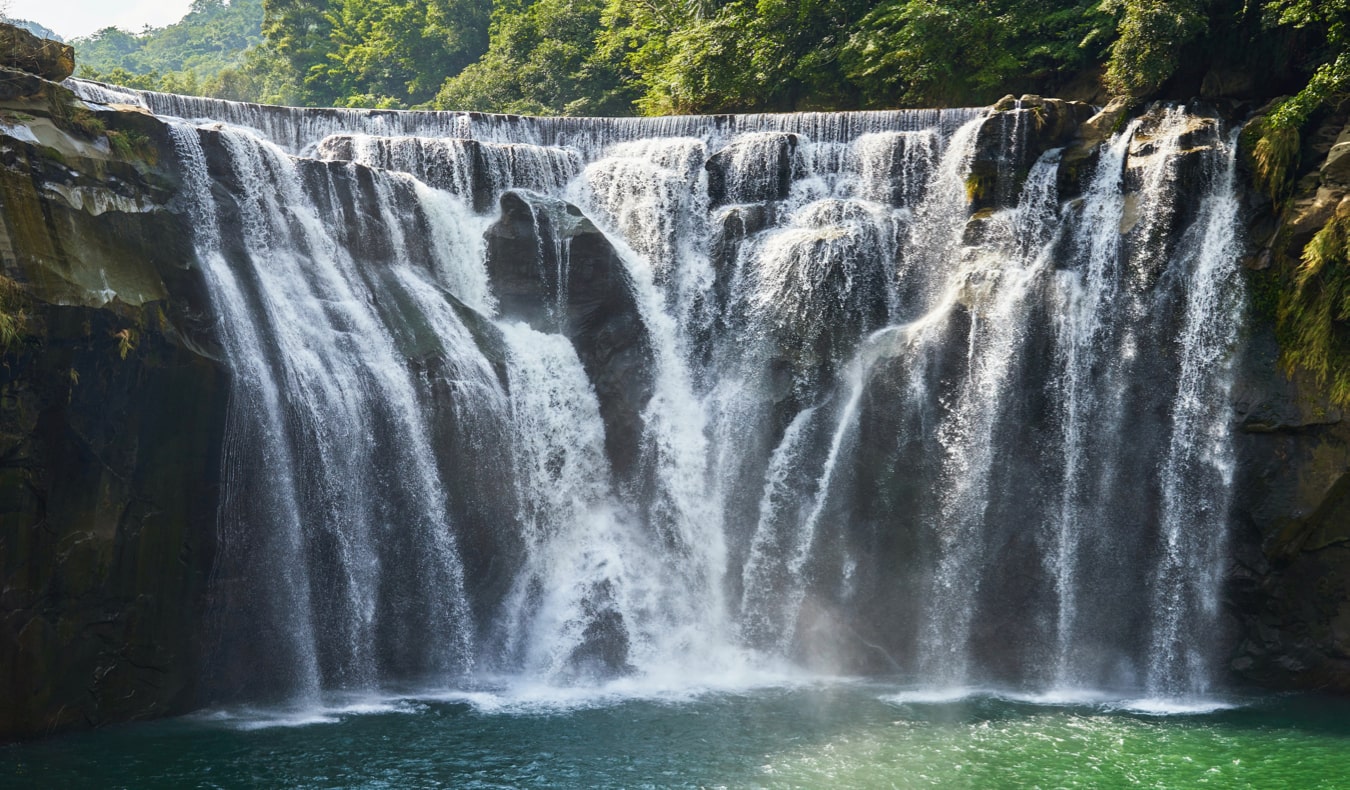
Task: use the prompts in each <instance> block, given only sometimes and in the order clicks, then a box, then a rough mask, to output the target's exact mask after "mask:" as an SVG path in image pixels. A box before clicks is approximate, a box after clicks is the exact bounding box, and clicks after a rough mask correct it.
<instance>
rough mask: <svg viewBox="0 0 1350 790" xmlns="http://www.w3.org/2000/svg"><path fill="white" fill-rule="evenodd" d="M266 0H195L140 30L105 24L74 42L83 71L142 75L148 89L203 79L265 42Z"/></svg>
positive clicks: (115, 77)
mask: <svg viewBox="0 0 1350 790" xmlns="http://www.w3.org/2000/svg"><path fill="white" fill-rule="evenodd" d="M262 19H263V0H232V2H230V3H228V4H227V3H226V2H225V0H193V3H192V6H191V8H190V9H189V10H188V13H187V15H186V16H184V17H183V19H182V20H181V21H179V22H177V23H175V24H172V25H169V26H167V27H163V28H147V29H146V30H144V31H142V32H141V33H139V34H132V33H127V32H126V31H123V30H119V29H117V28H114V27H109V28H104V29H103V30H100V31H98V32H97V33H94V34H93V35H91V36H87V37H85V38H79V39H75V40H74V41H73V42H71V43H72V44H73V45H74V47H75V57H76V61H77V62H78V63H79V64H80V76H84V77H89V78H90V79H104V80H107V81H110V82H119V84H126V83H124V82H120V81H119V78H124V77H125V75H134V76H140V77H143V78H148V79H144V80H142V82H141V85H136V86H129V87H145V88H147V89H166V88H167V87H171V86H172V87H182V88H188V89H191V90H190V92H196V88H197V87H198V84H199V83H200V82H201V81H203V80H206V79H209V78H211V77H213V76H215V75H217V74H219V73H220V72H221V71H223V70H225V69H227V68H233V67H236V66H238V65H240V64H241V63H242V62H243V60H244V57H245V55H244V53H245V52H246V51H247V50H248V48H249V47H252V46H256V45H258V44H261V43H262Z"/></svg>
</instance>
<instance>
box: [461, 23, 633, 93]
mask: <svg viewBox="0 0 1350 790" xmlns="http://www.w3.org/2000/svg"><path fill="white" fill-rule="evenodd" d="M603 11H604V2H603V0H535V1H534V2H525V1H524V0H499V2H498V3H497V5H496V8H495V9H494V10H493V12H492V26H491V41H492V43H491V45H490V46H489V47H488V51H487V52H486V54H484V55H483V57H482V58H481V59H480V60H479V61H478V62H476V63H474V64H473V65H471V66H469V67H468V68H466V69H464V70H463V71H462V72H460V73H459V74H457V75H454V76H452V77H451V78H450V79H448V80H446V82H445V84H444V85H443V86H442V87H441V90H440V92H439V93H438V95H437V96H436V99H435V102H434V106H435V107H438V108H441V109H454V110H479V111H483V112H506V113H531V114H548V113H552V114H557V113H566V114H573V115H582V114H615V113H624V112H625V111H631V110H630V109H629V105H631V102H632V99H633V98H635V96H632V95H630V94H629V93H625V92H624V91H623V90H621V88H622V85H621V83H622V79H621V76H620V74H619V68H620V64H619V63H617V62H614V61H612V60H607V59H606V54H605V50H603V48H600V49H598V48H597V35H598V31H599V29H600V20H601V16H602V13H603Z"/></svg>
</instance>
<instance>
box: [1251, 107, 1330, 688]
mask: <svg viewBox="0 0 1350 790" xmlns="http://www.w3.org/2000/svg"><path fill="white" fill-rule="evenodd" d="M1310 132H1311V133H1310V134H1308V135H1307V137H1306V138H1305V145H1304V147H1303V151H1302V152H1301V159H1302V161H1303V163H1304V168H1303V169H1304V172H1303V173H1302V174H1301V175H1300V177H1298V178H1297V179H1296V183H1295V188H1294V193H1293V194H1292V195H1291V196H1290V197H1289V199H1288V200H1287V201H1286V203H1285V205H1284V208H1283V210H1282V211H1281V212H1279V213H1278V214H1277V213H1276V212H1275V211H1273V210H1272V206H1271V204H1270V202H1269V200H1268V199H1267V198H1265V196H1263V195H1261V194H1259V193H1258V192H1257V191H1255V190H1251V191H1250V192H1249V193H1248V197H1249V198H1250V200H1251V203H1252V205H1251V211H1250V225H1251V231H1250V233H1251V238H1252V241H1253V242H1254V243H1255V251H1254V254H1252V255H1251V256H1250V258H1249V259H1248V261H1247V265H1248V267H1249V270H1250V271H1249V272H1248V278H1249V281H1250V282H1251V286H1252V287H1251V291H1252V302H1253V304H1252V309H1251V311H1252V325H1253V326H1252V329H1251V337H1250V339H1249V341H1248V343H1247V346H1246V354H1245V355H1244V358H1243V365H1242V369H1241V373H1240V375H1239V378H1238V382H1237V387H1236V388H1235V407H1236V418H1237V426H1238V437H1237V446H1238V450H1239V460H1240V463H1239V465H1238V470H1237V471H1238V477H1237V484H1236V490H1237V492H1238V501H1237V502H1236V503H1235V507H1234V515H1235V519H1236V521H1237V524H1236V534H1235V538H1236V541H1235V552H1234V566H1233V571H1232V575H1231V578H1230V582H1231V583H1230V589H1229V599H1228V606H1229V611H1230V613H1231V615H1232V619H1233V623H1234V626H1233V627H1234V630H1235V634H1236V638H1235V648H1234V651H1233V654H1232V657H1231V668H1232V670H1233V672H1234V674H1235V675H1236V676H1237V677H1239V678H1242V679H1244V680H1246V681H1248V682H1251V683H1255V684H1258V685H1261V686H1264V687H1270V688H1297V689H1321V690H1331V691H1336V692H1340V693H1350V420H1347V419H1346V414H1345V410H1344V409H1343V408H1340V407H1338V406H1336V405H1335V404H1334V403H1332V402H1330V400H1329V398H1328V388H1327V387H1326V386H1325V385H1323V384H1319V383H1318V382H1317V381H1316V380H1315V379H1314V378H1313V377H1312V376H1311V375H1309V374H1307V373H1306V372H1303V371H1296V372H1295V374H1294V375H1293V376H1288V375H1286V373H1285V371H1284V369H1283V367H1282V366H1281V364H1280V354H1281V346H1280V340H1281V338H1280V337H1279V333H1278V331H1277V319H1276V315H1275V313H1276V303H1277V301H1278V299H1279V296H1280V293H1281V291H1282V289H1285V288H1288V287H1291V286H1290V285H1289V283H1288V276H1289V275H1288V273H1289V272H1290V271H1292V270H1293V267H1294V266H1295V262H1296V261H1297V259H1298V257H1299V255H1300V253H1301V251H1302V249H1303V248H1304V246H1306V244H1307V243H1308V241H1309V240H1311V239H1312V237H1313V236H1314V235H1315V234H1316V233H1317V232H1318V231H1319V230H1320V229H1321V228H1322V227H1323V226H1325V225H1326V224H1327V223H1328V222H1329V221H1331V220H1332V219H1333V217H1335V216H1336V215H1337V214H1338V212H1345V211H1346V210H1347V207H1350V179H1348V178H1347V169H1348V168H1350V162H1348V161H1347V155H1348V154H1350V145H1347V143H1348V142H1350V119H1348V118H1347V117H1346V115H1345V114H1344V113H1340V114H1333V115H1331V116H1329V117H1326V118H1324V119H1323V120H1322V122H1321V123H1320V124H1319V125H1318V126H1316V127H1314V128H1313V129H1311V130H1310ZM1342 265H1344V264H1343V263H1342Z"/></svg>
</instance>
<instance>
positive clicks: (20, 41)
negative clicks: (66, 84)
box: [0, 23, 75, 82]
mask: <svg viewBox="0 0 1350 790" xmlns="http://www.w3.org/2000/svg"><path fill="white" fill-rule="evenodd" d="M0 66H5V67H7V68H11V69H18V70H19V71H26V72H28V73H29V74H36V75H38V76H39V77H42V78H43V79H48V80H51V81H52V82H60V81H61V80H63V79H65V78H66V77H69V76H70V75H71V74H73V73H75V48H74V47H72V46H70V45H69V44H62V43H61V42H59V41H52V40H50V39H45V38H38V37H37V36H35V35H33V34H32V33H29V32H28V31H27V30H24V29H23V28H18V27H15V26H13V25H6V24H4V23H0Z"/></svg>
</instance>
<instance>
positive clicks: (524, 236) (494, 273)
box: [487, 191, 653, 480]
mask: <svg viewBox="0 0 1350 790" xmlns="http://www.w3.org/2000/svg"><path fill="white" fill-rule="evenodd" d="M501 210H502V215H501V218H500V219H499V220H498V221H497V222H496V223H495V224H494V225H493V226H492V227H491V228H489V229H488V231H487V266H488V273H489V276H490V277H491V279H492V284H493V289H494V291H495V292H496V294H497V298H498V300H499V303H500V307H501V315H502V317H503V318H506V319H508V320H510V319H516V320H521V321H524V322H526V323H528V324H530V326H532V327H534V328H535V329H537V330H539V331H542V332H556V333H561V334H563V335H566V336H567V337H568V339H570V340H571V341H572V343H573V345H574V346H575V347H576V350H577V356H578V357H580V359H581V364H582V366H583V367H584V368H585V369H586V375H587V376H588V377H589V378H590V380H591V384H592V385H593V386H594V387H595V393H596V396H597V398H598V399H599V401H600V414H601V417H602V418H603V419H604V423H605V448H606V450H607V452H608V454H609V457H610V461H611V463H612V464H613V467H614V469H615V471H616V473H617V474H619V475H620V477H624V478H628V479H629V480H632V479H633V478H634V476H635V475H636V474H637V472H638V469H637V459H638V456H639V452H640V443H641V441H642V412H643V410H644V409H645V408H646V406H647V402H648V401H649V400H651V396H652V391H653V384H652V379H651V375H652V369H653V363H652V350H651V343H650V340H649V338H648V337H647V330H646V327H645V325H644V324H643V321H642V317H641V313H640V312H639V307H638V304H637V299H636V296H635V294H634V291H633V286H632V281H631V279H630V276H629V274H628V270H627V269H626V268H625V267H624V263H623V261H622V259H620V257H619V254H618V252H617V251H616V250H615V249H614V247H613V245H611V244H610V242H609V240H608V239H607V238H606V237H605V235H604V234H603V233H601V232H600V230H599V229H598V228H596V227H595V225H594V223H592V222H591V221H590V220H589V219H587V218H586V217H585V216H584V215H582V213H581V210H580V209H578V208H577V207H576V206H573V205H572V204H570V203H566V202H564V201H561V200H558V199H556V198H548V197H544V196H542V195H538V194H535V193H531V192H523V191H512V192H507V193H506V194H504V195H503V196H502V198H501Z"/></svg>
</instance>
